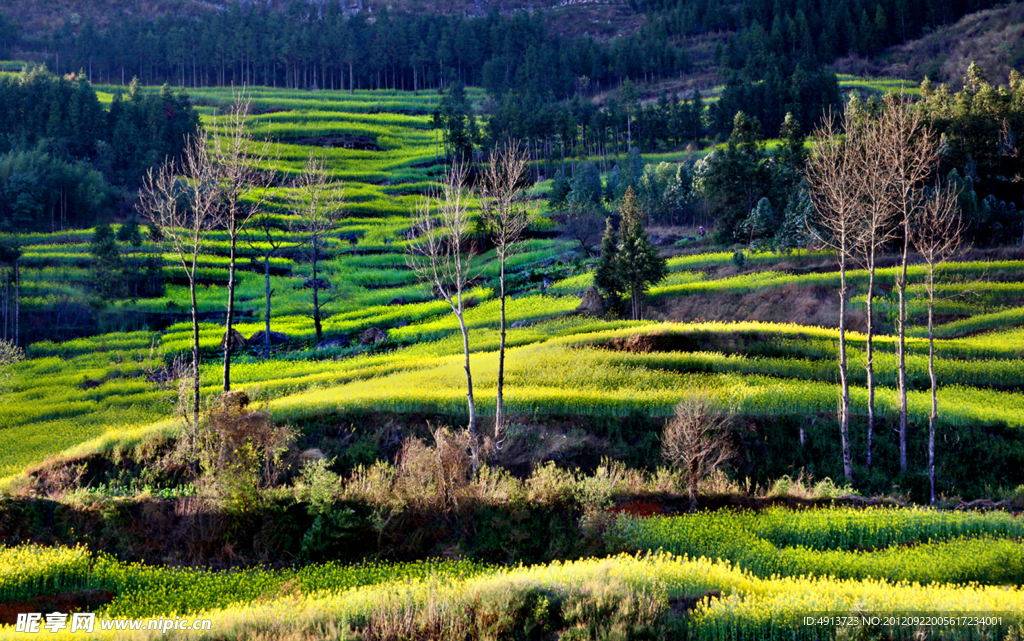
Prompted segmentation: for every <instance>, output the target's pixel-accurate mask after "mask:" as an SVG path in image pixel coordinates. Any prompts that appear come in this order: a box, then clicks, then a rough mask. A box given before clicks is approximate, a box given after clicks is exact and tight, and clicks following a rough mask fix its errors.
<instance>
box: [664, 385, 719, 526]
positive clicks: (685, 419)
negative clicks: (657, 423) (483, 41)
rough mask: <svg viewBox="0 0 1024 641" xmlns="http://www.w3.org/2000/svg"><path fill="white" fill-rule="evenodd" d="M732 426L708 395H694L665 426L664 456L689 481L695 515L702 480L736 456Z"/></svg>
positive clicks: (679, 406)
mask: <svg viewBox="0 0 1024 641" xmlns="http://www.w3.org/2000/svg"><path fill="white" fill-rule="evenodd" d="M731 422H732V417H731V414H730V413H728V412H722V411H721V410H719V409H717V408H716V407H715V406H714V405H713V403H712V401H711V399H710V397H709V396H708V395H707V394H705V393H703V392H693V393H691V394H690V395H689V396H687V397H686V398H685V399H683V400H682V401H680V402H679V404H678V405H676V408H675V417H673V418H672V419H670V420H669V421H668V422H667V423H666V424H665V432H664V434H663V435H662V438H661V453H662V456H663V457H664V458H665V460H666V461H668V462H669V463H670V464H672V466H673V467H675V468H676V469H678V470H679V471H680V472H681V473H682V475H683V478H684V479H685V480H686V485H687V492H688V494H689V497H690V511H691V512H694V511H696V509H697V489H698V485H699V484H700V482H701V480H702V479H703V478H704V477H706V476H708V475H710V474H712V473H714V472H716V471H718V469H719V467H721V465H722V464H723V463H725V462H726V461H728V460H729V459H731V458H733V457H734V456H735V455H736V450H735V448H734V447H733V444H732V441H731V439H730V435H729V424H730V423H731Z"/></svg>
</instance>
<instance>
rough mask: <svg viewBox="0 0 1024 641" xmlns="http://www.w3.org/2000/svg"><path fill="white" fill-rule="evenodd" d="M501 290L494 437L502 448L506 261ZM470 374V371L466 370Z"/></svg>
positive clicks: (502, 269) (503, 266)
mask: <svg viewBox="0 0 1024 641" xmlns="http://www.w3.org/2000/svg"><path fill="white" fill-rule="evenodd" d="M499 283H500V288H501V297H500V298H501V320H500V324H501V327H500V330H499V337H498V395H497V404H496V409H495V412H494V437H495V439H496V443H495V446H496V447H500V440H501V439H502V438H503V434H504V427H505V326H506V323H505V261H504V260H502V261H501V271H500V277H499ZM466 371H467V373H468V371H469V370H468V369H467V370H466Z"/></svg>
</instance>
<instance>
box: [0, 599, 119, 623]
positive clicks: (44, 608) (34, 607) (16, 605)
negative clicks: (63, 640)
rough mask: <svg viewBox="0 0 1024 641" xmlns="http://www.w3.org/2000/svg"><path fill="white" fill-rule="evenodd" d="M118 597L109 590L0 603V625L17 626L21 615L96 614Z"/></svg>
mask: <svg viewBox="0 0 1024 641" xmlns="http://www.w3.org/2000/svg"><path fill="white" fill-rule="evenodd" d="M116 596H117V595H116V594H114V593H113V592H109V591H107V590H78V591H76V592H61V593H60V594H50V595H47V596H40V597H35V598H34V599H26V600H24V601H12V602H10V603H0V625H15V624H16V623H17V622H18V615H19V614H28V613H31V612H40V613H44V614H45V613H49V612H63V613H64V614H73V613H75V612H95V611H96V610H98V609H99V608H101V607H102V606H104V605H107V604H108V603H110V602H111V601H113V600H114V597H116Z"/></svg>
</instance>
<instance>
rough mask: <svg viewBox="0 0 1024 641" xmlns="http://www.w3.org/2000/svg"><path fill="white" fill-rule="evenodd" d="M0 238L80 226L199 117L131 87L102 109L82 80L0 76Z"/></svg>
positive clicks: (178, 146) (167, 95) (162, 96)
mask: <svg viewBox="0 0 1024 641" xmlns="http://www.w3.org/2000/svg"><path fill="white" fill-rule="evenodd" d="M0 122H3V123H4V128H3V135H0V231H14V230H17V231H27V230H35V229H49V230H53V229H65V228H67V227H79V226H88V225H92V224H94V222H95V221H96V220H97V219H98V218H102V217H103V215H104V214H106V213H108V212H109V211H110V209H111V208H113V207H117V206H118V205H119V204H120V203H121V202H122V201H123V198H122V197H119V195H118V192H119V188H129V189H131V188H133V187H137V186H138V184H139V183H140V182H141V179H142V176H143V174H144V173H145V171H146V170H147V169H148V168H149V167H152V166H154V165H156V164H158V163H160V162H162V161H163V160H164V158H167V157H174V156H176V155H178V154H179V153H180V152H181V150H182V148H183V147H184V145H185V138H186V136H188V135H190V134H193V133H194V132H195V131H196V130H197V128H198V126H199V116H198V114H197V113H196V112H195V110H194V109H193V107H192V104H191V101H190V100H189V98H188V96H187V95H185V94H177V95H176V94H174V93H172V92H171V90H170V89H169V88H168V87H164V88H163V89H162V90H161V91H159V92H143V91H142V89H141V88H140V86H139V85H138V83H133V84H132V85H131V86H129V87H128V89H127V92H126V93H125V95H124V97H122V96H121V94H115V96H114V100H113V102H112V104H111V106H110V109H109V110H107V109H104V108H103V107H102V106H101V104H100V102H99V100H98V98H97V96H96V92H95V90H94V89H93V87H92V85H91V84H90V83H89V81H88V80H87V79H86V78H85V77H82V76H78V77H74V76H66V77H57V76H55V75H53V74H51V73H49V72H47V71H46V70H45V69H43V68H33V69H30V70H27V71H25V72H23V73H21V74H18V75H14V76H5V77H0Z"/></svg>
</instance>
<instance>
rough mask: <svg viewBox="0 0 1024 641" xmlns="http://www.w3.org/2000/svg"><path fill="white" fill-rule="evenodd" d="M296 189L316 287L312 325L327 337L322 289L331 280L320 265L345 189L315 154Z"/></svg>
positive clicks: (311, 281) (310, 282)
mask: <svg viewBox="0 0 1024 641" xmlns="http://www.w3.org/2000/svg"><path fill="white" fill-rule="evenodd" d="M295 189H296V190H297V191H298V192H299V196H300V197H301V199H302V205H301V206H300V208H299V211H298V215H299V219H300V223H299V226H300V227H301V229H302V231H303V232H304V233H305V240H304V243H303V247H304V252H305V254H306V260H307V261H309V265H310V269H311V270H312V275H311V278H310V279H309V280H308V281H307V286H308V287H309V288H310V289H312V290H313V327H314V328H315V329H316V339H317V340H318V341H319V340H323V337H324V331H323V317H322V315H323V305H324V304H325V303H326V301H324V300H321V297H320V291H321V290H323V289H327V288H328V287H330V283H328V282H327V281H326V280H325V279H323V278H321V277H320V264H321V262H322V261H324V260H325V259H326V258H327V239H328V237H329V236H330V233H331V232H332V231H334V228H335V226H336V225H337V224H338V219H339V218H340V217H341V213H342V206H343V203H344V195H345V190H344V188H343V187H342V186H340V185H336V184H334V183H333V182H332V181H331V178H330V175H329V174H328V172H327V164H326V163H325V162H324V159H323V157H322V156H315V155H313V154H312V153H310V154H309V158H308V159H307V160H306V166H305V167H304V168H303V170H302V174H300V175H299V177H298V179H296V181H295Z"/></svg>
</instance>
